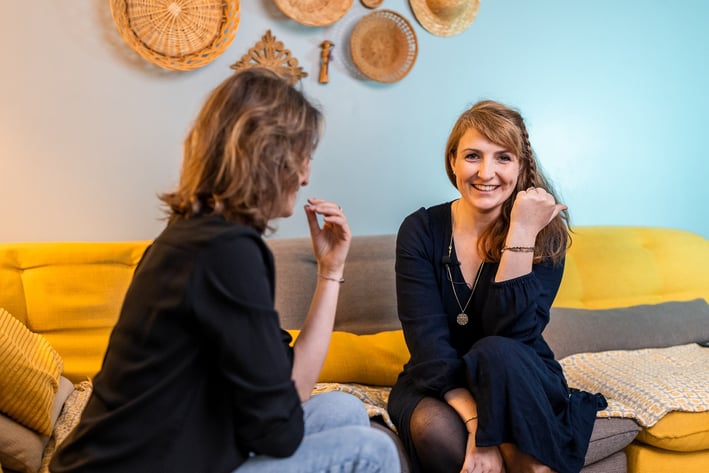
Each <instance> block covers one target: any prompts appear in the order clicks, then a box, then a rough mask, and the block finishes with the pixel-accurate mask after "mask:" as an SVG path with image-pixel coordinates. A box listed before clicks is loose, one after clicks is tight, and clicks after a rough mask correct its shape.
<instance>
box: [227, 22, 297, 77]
mask: <svg viewBox="0 0 709 473" xmlns="http://www.w3.org/2000/svg"><path fill="white" fill-rule="evenodd" d="M249 67H265V68H267V69H270V70H272V71H274V72H275V73H276V74H278V75H279V76H281V77H283V78H285V79H286V80H288V82H290V83H291V84H295V83H296V82H298V81H299V80H300V79H302V78H303V77H307V76H308V73H307V72H305V71H304V70H303V68H302V67H300V66H299V65H298V60H297V59H296V58H294V57H292V56H291V52H290V51H289V50H288V49H286V48H285V46H284V45H283V42H282V41H278V40H276V37H275V36H273V35H272V34H271V30H267V31H266V33H265V34H264V35H263V36H262V37H261V40H260V41H258V42H257V43H256V44H255V45H254V46H253V47H252V48H251V49H249V51H248V52H247V53H246V54H244V55H243V56H242V57H241V59H239V60H238V61H236V62H235V63H234V64H232V65H231V68H232V69H234V70H237V71H238V70H241V69H247V68H249Z"/></svg>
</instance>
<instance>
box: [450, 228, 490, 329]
mask: <svg viewBox="0 0 709 473" xmlns="http://www.w3.org/2000/svg"><path fill="white" fill-rule="evenodd" d="M452 251H453V231H452V230H451V240H450V242H449V243H448V261H450V258H451V252H452ZM484 265H485V262H484V261H482V262H481V263H480V267H479V268H478V274H476V275H475V282H473V289H472V291H470V296H469V297H468V301H467V302H466V303H465V307H463V306H461V305H460V299H458V292H457V291H456V290H455V284H454V283H453V276H452V275H451V267H450V264H446V271H448V280H449V281H450V283H451V290H452V291H453V297H455V302H456V303H457V304H458V309H460V313H459V314H458V316H457V317H456V318H455V322H456V323H457V324H458V325H460V326H465V325H468V322H469V321H470V319H469V317H468V314H466V313H465V311H466V310H468V305H470V301H472V300H473V295H474V294H475V288H476V287H478V280H479V279H480V274H481V273H482V272H483V266H484Z"/></svg>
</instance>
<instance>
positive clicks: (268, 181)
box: [159, 68, 323, 233]
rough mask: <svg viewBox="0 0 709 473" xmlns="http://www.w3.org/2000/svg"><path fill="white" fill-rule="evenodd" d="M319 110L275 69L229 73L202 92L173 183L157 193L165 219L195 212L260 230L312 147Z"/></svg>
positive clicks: (293, 186) (296, 181)
mask: <svg viewBox="0 0 709 473" xmlns="http://www.w3.org/2000/svg"><path fill="white" fill-rule="evenodd" d="M322 121H323V118H322V113H321V112H320V111H319V110H317V109H316V108H315V107H314V106H313V105H312V104H311V103H310V102H309V101H308V100H307V99H306V98H305V97H304V95H303V94H302V93H301V92H300V91H298V90H296V89H295V88H294V87H292V86H291V85H289V84H288V83H287V82H286V81H284V80H283V79H281V78H280V77H279V76H277V75H276V74H275V73H273V72H271V71H270V70H267V69H263V68H250V69H245V70H242V71H239V72H236V73H234V74H233V75H232V76H230V77H229V78H227V79H226V80H224V81H223V82H222V83H221V84H220V85H219V86H217V88H216V89H214V91H213V92H212V93H211V94H210V96H209V97H208V98H207V100H206V102H205V103H204V105H203V107H202V110H201V111H200V113H199V115H198V116H197V119H196V120H195V122H194V124H193V126H192V129H191V130H190V131H189V133H188V134H187V137H186V139H185V142H184V146H183V155H184V156H183V162H182V171H181V174H180V180H179V183H178V186H177V189H176V190H174V191H173V192H169V193H165V194H161V195H160V196H159V198H160V200H161V201H162V202H163V203H164V204H165V206H166V207H167V209H166V213H167V217H168V221H174V220H176V219H179V218H190V217H193V216H196V215H203V214H219V215H222V216H224V218H225V219H227V220H231V221H237V222H240V223H243V224H245V225H249V226H252V227H254V228H255V229H257V230H258V231H259V232H261V233H264V232H265V231H266V230H273V229H272V228H271V227H269V223H268V222H269V220H271V219H272V218H273V217H274V216H276V215H277V213H278V212H279V211H280V208H281V206H282V205H283V203H284V202H285V201H286V199H287V197H288V196H289V195H290V194H291V193H292V192H295V191H296V190H297V189H298V188H299V186H300V177H299V173H300V172H301V171H302V170H303V167H304V166H305V165H306V161H307V160H309V159H310V158H311V156H312V153H313V152H314V151H315V148H316V147H317V144H318V140H319V138H320V132H321V129H322Z"/></svg>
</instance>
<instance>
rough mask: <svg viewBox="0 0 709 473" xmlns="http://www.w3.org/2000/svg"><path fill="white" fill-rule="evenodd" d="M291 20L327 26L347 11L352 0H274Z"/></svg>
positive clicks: (307, 24)
mask: <svg viewBox="0 0 709 473" xmlns="http://www.w3.org/2000/svg"><path fill="white" fill-rule="evenodd" d="M275 2H276V6H277V7H278V8H279V9H280V10H281V11H282V12H283V13H284V14H285V15H286V16H287V17H288V18H290V19H291V20H293V21H297V22H298V23H300V24H303V25H306V26H327V25H330V24H332V23H334V22H336V21H337V20H339V19H340V18H342V17H343V16H344V14H345V13H347V10H349V9H350V7H351V6H352V0H275Z"/></svg>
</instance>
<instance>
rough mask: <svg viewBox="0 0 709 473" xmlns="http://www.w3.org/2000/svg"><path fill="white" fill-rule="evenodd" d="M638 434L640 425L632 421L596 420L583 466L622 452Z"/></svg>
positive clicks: (617, 419)
mask: <svg viewBox="0 0 709 473" xmlns="http://www.w3.org/2000/svg"><path fill="white" fill-rule="evenodd" d="M638 432H640V425H638V424H637V423H636V422H635V421H634V420H633V419H624V418H620V417H615V418H597V419H596V422H595V423H594V424H593V432H592V433H591V442H590V443H589V445H588V451H587V452H586V461H585V462H584V464H585V465H590V464H592V463H596V462H598V461H600V460H602V459H604V458H606V457H609V456H611V455H613V454H614V453H616V452H618V451H620V450H623V449H624V448H625V447H627V446H628V445H629V444H630V442H632V441H633V440H634V439H635V437H636V436H637V435H638ZM599 471H600V470H599Z"/></svg>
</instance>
